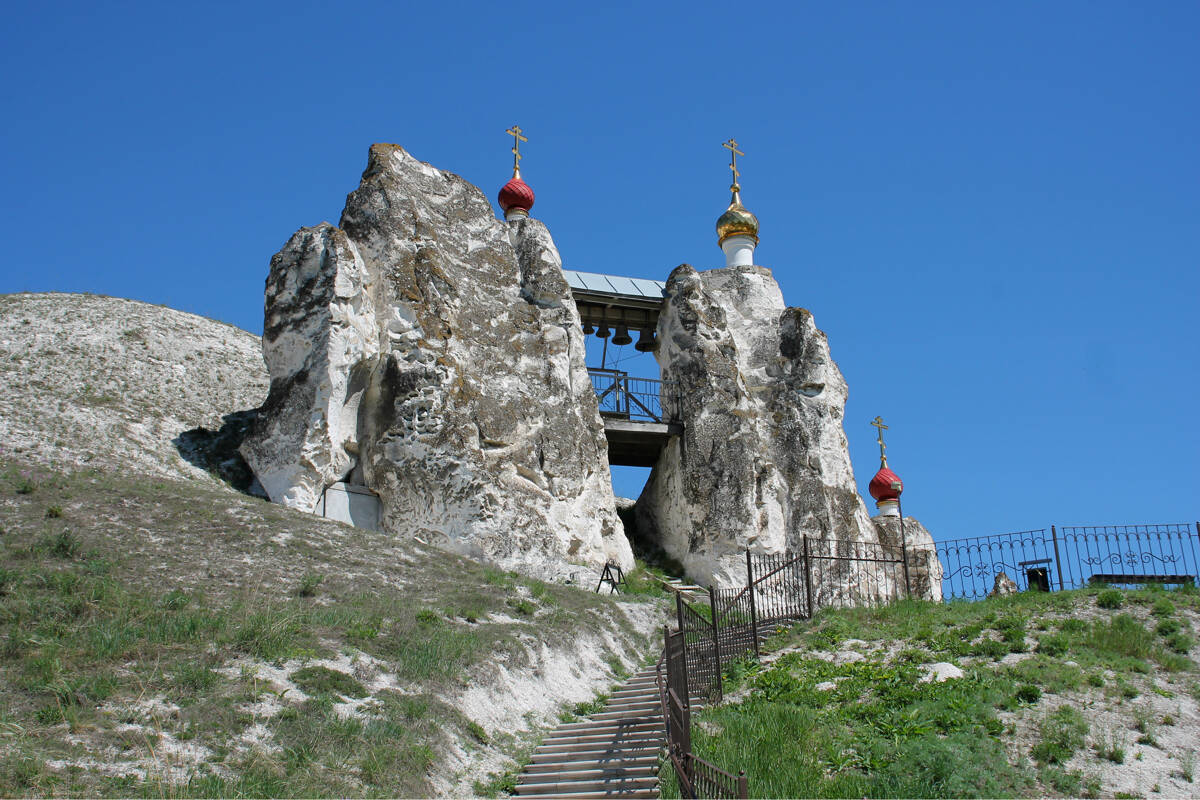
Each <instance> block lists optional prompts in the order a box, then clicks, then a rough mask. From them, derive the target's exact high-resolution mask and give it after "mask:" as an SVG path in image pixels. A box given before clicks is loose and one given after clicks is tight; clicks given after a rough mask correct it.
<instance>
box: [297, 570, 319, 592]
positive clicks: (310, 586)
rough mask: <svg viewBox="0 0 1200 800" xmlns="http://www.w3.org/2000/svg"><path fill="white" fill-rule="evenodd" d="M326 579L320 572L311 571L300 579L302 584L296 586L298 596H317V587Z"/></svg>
mask: <svg viewBox="0 0 1200 800" xmlns="http://www.w3.org/2000/svg"><path fill="white" fill-rule="evenodd" d="M323 580H325V576H324V575H322V574H320V573H318V572H309V573H306V574H305V575H304V577H303V578H301V579H300V585H299V586H297V587H296V596H297V597H315V596H316V594H317V587H318V586H320V585H321V581H323Z"/></svg>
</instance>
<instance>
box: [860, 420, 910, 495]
mask: <svg viewBox="0 0 1200 800" xmlns="http://www.w3.org/2000/svg"><path fill="white" fill-rule="evenodd" d="M871 425H872V426H874V428H875V429H876V430H878V431H879V438H878V439H877V440H876V441H877V442H879V472H876V473H875V477H874V478H871V483H870V484H868V485H867V491H869V492H870V493H871V497H874V498H875V507H876V508H878V509H879V513H880V514H883V515H884V516H888V517H895V516H899V514H900V493H901V492H903V491H904V481H902V480H900V476H899V475H897V474H896V473H894V472H892V470H891V469H890V468H889V467H888V463H887V445H886V444H884V443H883V432H884V431H886V430H887V429H888V426H887V425H885V424H884V423H883V417H879V416H877V417H875V419H873V420H871Z"/></svg>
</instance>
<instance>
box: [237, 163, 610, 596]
mask: <svg viewBox="0 0 1200 800" xmlns="http://www.w3.org/2000/svg"><path fill="white" fill-rule="evenodd" d="M263 353H264V356H265V358H266V361H267V366H268V369H269V371H270V375H271V390H270V395H269V397H268V399H267V401H266V403H265V405H264V406H263V409H262V411H261V413H260V415H259V419H258V421H257V423H256V426H255V428H254V430H253V431H252V432H251V434H250V435H249V436H248V437H247V440H246V442H245V443H244V445H243V447H242V453H243V454H244V455H245V457H246V460H247V462H248V463H249V464H250V466H251V468H252V469H253V470H254V472H255V474H256V475H257V476H258V478H259V480H260V482H261V483H262V485H263V486H264V488H265V489H266V490H267V492H268V494H269V495H270V496H271V498H272V499H273V500H275V501H276V502H280V503H284V504H286V505H289V506H292V507H296V508H302V509H304V510H309V511H311V510H312V509H313V508H314V507H315V505H316V503H317V501H318V499H319V497H320V493H321V491H322V490H323V488H324V487H326V486H328V485H329V484H331V483H333V482H334V481H338V480H347V481H348V482H350V483H353V484H359V485H365V486H367V487H368V488H370V489H371V490H373V491H375V492H377V493H378V495H379V497H380V501H381V506H382V525H383V528H384V530H385V531H388V532H390V533H392V534H394V535H396V536H401V537H411V538H416V539H420V540H422V541H429V542H433V543H436V544H439V545H441V546H443V547H446V548H448V549H452V550H454V551H457V552H461V553H464V554H467V555H472V556H477V557H481V558H484V559H487V560H489V561H492V562H494V563H497V564H499V565H501V566H503V567H505V568H511V569H517V570H521V571H524V572H526V573H529V574H535V575H537V576H539V577H544V578H562V577H566V576H568V575H570V574H572V573H576V574H578V573H580V572H581V571H592V570H594V569H596V568H598V567H599V566H600V565H602V564H603V563H604V562H605V561H606V560H613V561H616V562H617V563H619V564H621V565H622V566H623V567H625V568H628V567H630V566H632V554H631V552H630V549H629V544H628V542H627V540H626V539H625V537H624V535H623V531H622V527H621V524H620V521H619V520H618V518H617V515H616V511H615V506H614V499H613V495H612V488H611V483H610V478H609V466H608V454H607V447H606V444H605V441H604V428H603V424H602V422H601V420H600V416H599V411H598V408H597V405H596V400H595V396H594V395H593V393H592V391H591V384H590V382H589V380H588V377H587V369H586V366H585V364H584V346H583V334H582V331H581V330H580V325H579V317H578V312H577V311H576V309H575V305H574V303H573V302H572V300H571V297H570V290H569V288H568V286H567V283H566V280H565V278H564V277H563V274H562V271H561V259H560V258H559V255H558V252H557V249H556V248H555V246H554V242H553V240H552V239H551V237H550V234H549V232H548V231H547V230H546V228H545V226H544V225H542V224H541V223H540V222H538V221H536V220H531V219H522V220H516V221H514V222H511V223H507V222H502V221H499V220H497V219H496V218H495V216H494V214H493V212H492V208H491V206H490V204H489V203H488V201H487V199H486V198H485V197H484V195H483V193H482V192H480V191H479V189H477V188H476V187H475V186H473V185H471V184H470V183H468V182H467V181H465V180H463V179H462V178H460V177H458V176H457V175H453V174H451V173H449V172H444V171H442V170H438V169H436V168H434V167H432V166H430V165H429V164H425V163H422V162H420V161H418V160H416V159H415V158H413V157H412V156H411V155H409V154H408V153H407V152H405V151H404V150H403V149H402V148H401V147H399V146H396V145H386V144H377V145H374V146H373V147H372V148H371V150H370V156H369V163H368V165H367V168H366V171H365V172H364V173H363V176H362V181H361V184H360V185H359V188H358V189H357V190H356V191H354V192H353V193H351V194H350V196H349V197H348V198H347V202H346V207H345V210H344V211H343V213H342V219H341V223H340V225H339V226H338V227H336V228H335V227H333V226H331V225H328V224H322V225H320V226H317V227H315V228H305V229H301V230H300V231H299V232H297V233H296V234H295V235H294V236H293V237H292V239H291V240H290V241H289V242H288V243H287V244H286V245H285V246H284V248H283V249H282V250H281V251H280V252H279V253H278V254H277V255H276V256H275V257H274V258H273V259H272V261H271V273H270V277H269V278H268V280H267V292H266V309H265V325H264V336H263Z"/></svg>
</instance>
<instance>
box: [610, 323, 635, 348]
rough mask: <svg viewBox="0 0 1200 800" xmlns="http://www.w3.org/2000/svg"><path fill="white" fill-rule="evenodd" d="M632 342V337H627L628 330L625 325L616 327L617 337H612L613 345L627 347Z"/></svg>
mask: <svg viewBox="0 0 1200 800" xmlns="http://www.w3.org/2000/svg"><path fill="white" fill-rule="evenodd" d="M632 341H633V337H632V336H630V335H629V328H628V327H627V326H625V325H618V326H617V335H616V336H614V337H613V344H616V345H627V344H630V343H631V342H632Z"/></svg>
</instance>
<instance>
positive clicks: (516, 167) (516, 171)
mask: <svg viewBox="0 0 1200 800" xmlns="http://www.w3.org/2000/svg"><path fill="white" fill-rule="evenodd" d="M505 133H507V134H508V135H509V136H511V137H513V149H512V154H513V177H514V178H519V177H521V142H528V141H529V140H528V139H526V138H525V137H524V136H522V135H521V133H522V131H521V126H520V125H513V126H512V127H511V128H509V129H508V130H506V131H505Z"/></svg>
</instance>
